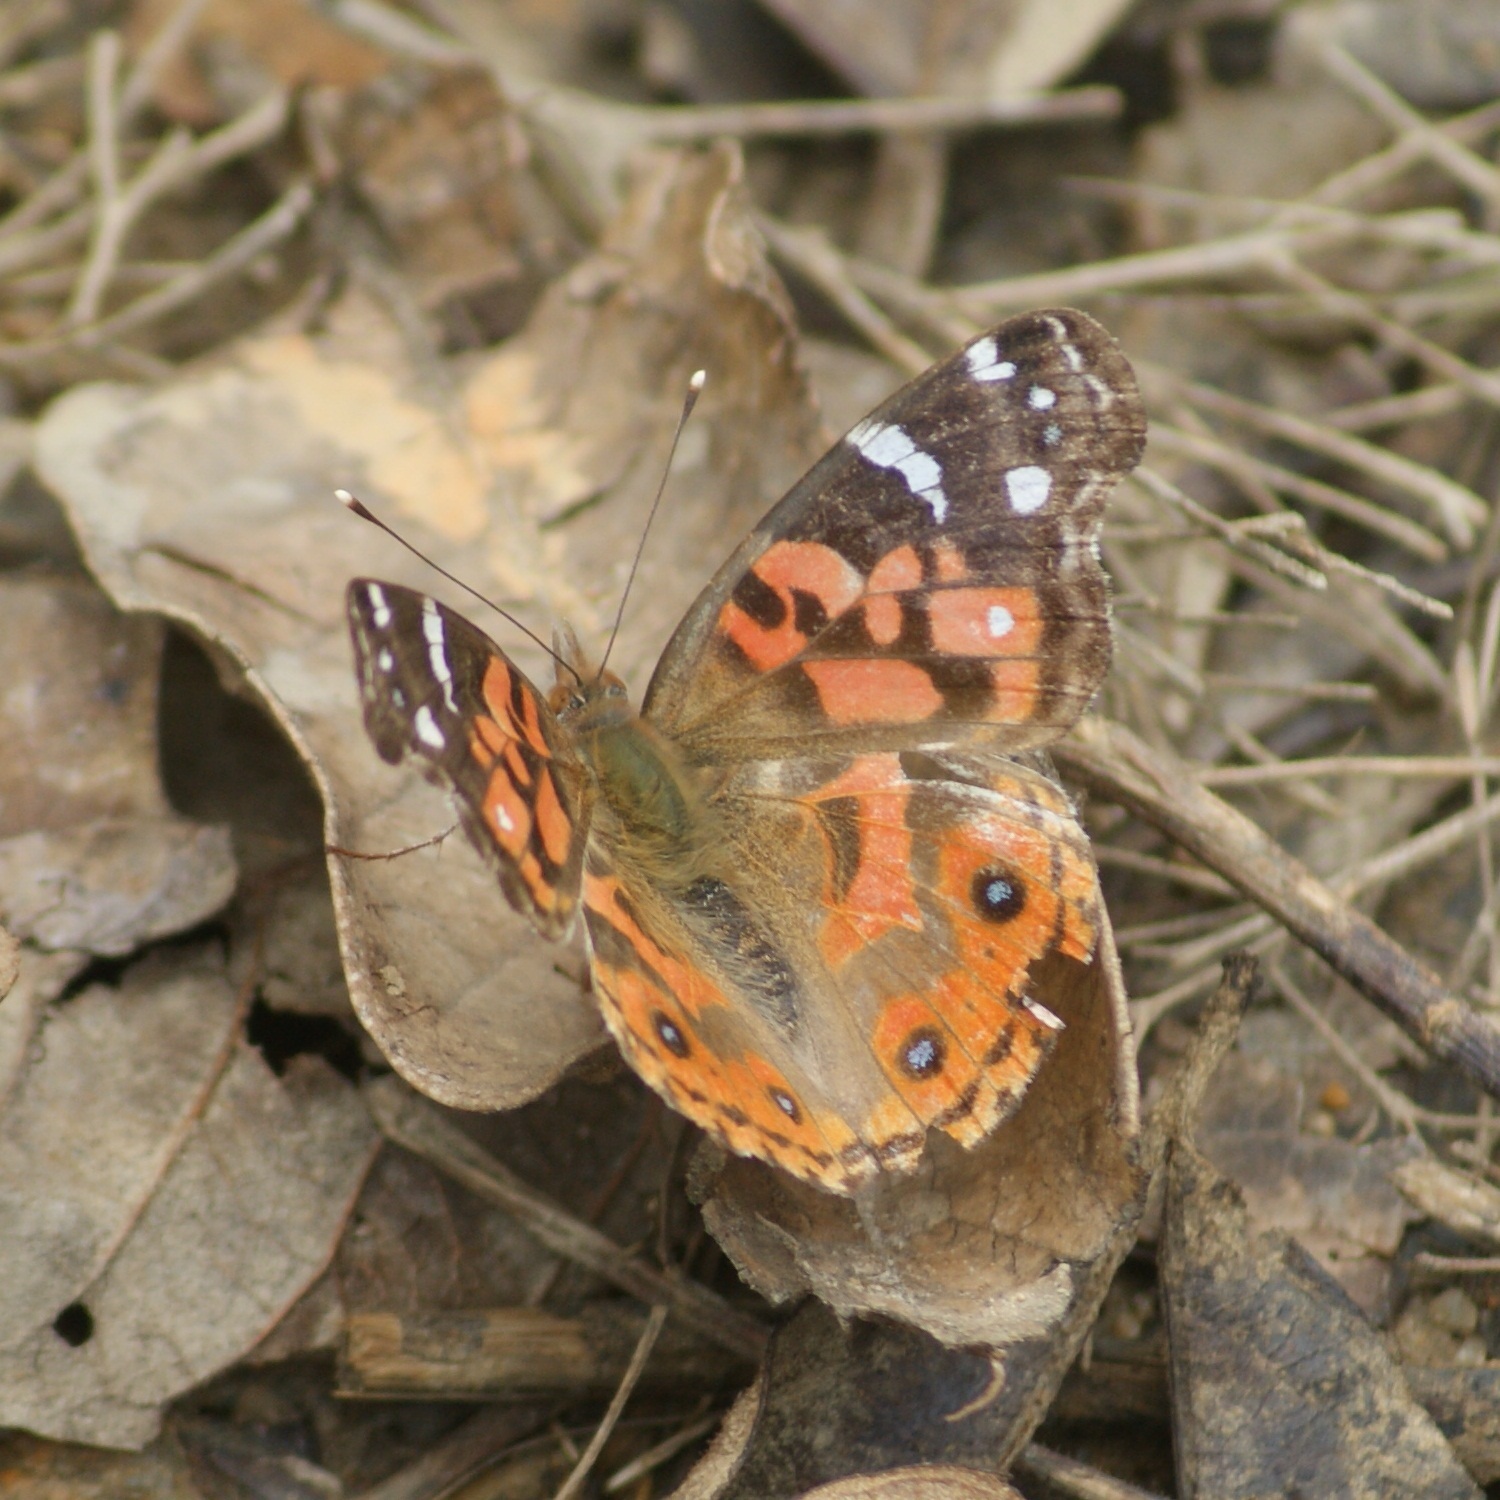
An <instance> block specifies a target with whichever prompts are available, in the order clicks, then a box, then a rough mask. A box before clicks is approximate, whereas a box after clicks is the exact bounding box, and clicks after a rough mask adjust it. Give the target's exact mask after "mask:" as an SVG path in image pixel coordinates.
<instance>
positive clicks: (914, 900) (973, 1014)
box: [808, 755, 1098, 1145]
mask: <svg viewBox="0 0 1500 1500" xmlns="http://www.w3.org/2000/svg"><path fill="white" fill-rule="evenodd" d="M988 770H989V772H990V775H989V781H990V785H989V786H988V787H980V786H974V785H971V784H967V783H963V784H960V783H953V782H945V781H942V780H937V779H925V780H924V779H915V780H914V779H909V778H908V777H907V775H906V773H905V771H904V770H903V768H902V765H901V762H900V757H898V756H895V755H869V756H861V757H860V758H859V759H857V760H856V761H855V762H854V764H853V765H852V766H851V767H849V768H848V769H847V770H845V771H843V772H842V773H841V774H840V775H838V776H836V777H834V778H832V779H830V780H829V781H828V782H827V783H825V784H824V785H823V786H822V787H820V788H819V789H818V790H817V791H815V792H814V793H812V794H811V796H810V797H809V798H808V801H809V802H810V803H812V804H813V806H814V807H816V808H817V809H818V810H819V814H820V818H821V823H822V829H823V833H824V838H825V842H826V845H827V874H826V877H825V888H824V893H823V897H822V901H823V905H824V907H825V908H826V915H825V917H824V920H823V924H822V927H821V931H820V939H819V941H820V947H821V952H822V956H823V958H824V960H825V962H827V964H828V966H829V969H830V971H831V972H832V973H833V974H834V975H835V976H836V977H837V978H838V982H839V983H840V984H841V985H843V986H847V987H848V989H849V993H850V995H851V998H853V999H854V1000H855V1002H856V1004H857V1003H858V1000H857V997H858V995H859V994H860V993H861V987H862V986H869V985H872V984H878V982H879V978H878V976H879V975H881V974H884V973H890V972H900V969H899V963H900V961H899V960H897V964H898V967H897V968H896V969H895V970H891V969H888V968H885V967H883V965H882V961H881V960H880V959H879V950H880V946H881V944H882V942H885V941H887V940H889V939H890V938H891V937H892V936H893V935H895V934H896V933H898V932H900V931H902V930H905V931H908V932H915V933H922V932H926V933H928V934H929V941H928V944H927V946H926V949H925V951H926V952H927V953H928V954H929V955H930V961H931V965H932V970H933V972H932V973H931V977H930V979H928V980H926V982H924V983H922V984H921V985H920V987H917V988H911V987H907V986H898V987H897V989H896V991H895V992H894V993H890V992H886V993H884V994H882V995H880V996H879V999H878V1001H877V1004H876V1008H875V1010H874V1012H873V1015H872V1020H871V1031H870V1035H871V1042H872V1046H873V1048H874V1050H875V1054H876V1057H877V1060H878V1061H879V1063H880V1066H881V1068H882V1070H883V1071H884V1073H885V1076H886V1078H887V1080H888V1081H889V1083H890V1086H891V1089H892V1091H893V1094H894V1095H895V1099H893V1100H891V1101H887V1102H886V1103H883V1104H881V1105H880V1106H878V1107H877V1108H876V1109H875V1110H874V1111H873V1112H872V1113H871V1114H870V1115H869V1117H868V1118H866V1119H865V1120H864V1121H862V1122H861V1129H860V1133H861V1135H862V1136H863V1137H864V1138H865V1139H866V1140H868V1141H871V1142H878V1141H880V1140H882V1139H883V1138H884V1136H885V1135H886V1134H887V1133H888V1132H889V1131H890V1130H892V1129H896V1128H899V1126H898V1121H899V1119H900V1118H901V1117H902V1116H905V1115H907V1114H911V1115H915V1116H916V1117H917V1119H918V1120H920V1121H921V1122H922V1123H923V1124H924V1125H927V1126H936V1127H938V1128H940V1129H942V1130H945V1131H946V1132H947V1133H948V1134H949V1135H951V1136H953V1137H954V1138H955V1139H956V1140H958V1141H959V1142H960V1143H962V1144H964V1145H974V1144H976V1143H977V1142H979V1141H981V1140H983V1139H984V1138H985V1137H986V1136H987V1135H988V1134H989V1133H990V1132H991V1131H992V1130H993V1129H994V1128H995V1126H996V1125H997V1124H998V1123H999V1122H1000V1121H1001V1120H1002V1119H1004V1118H1005V1117H1006V1115H1008V1114H1009V1113H1010V1112H1011V1110H1012V1109H1013V1108H1014V1107H1015V1105H1016V1104H1017V1103H1018V1102H1019V1100H1020V1098H1021V1096H1022V1095H1023V1094H1024V1092H1025V1090H1026V1087H1027V1085H1028V1084H1029V1083H1030V1081H1031V1079H1032V1078H1033V1077H1034V1076H1035V1073H1036V1071H1037V1069H1038V1068H1039V1067H1040V1066H1041V1064H1042V1061H1043V1059H1044V1058H1045V1056H1046V1054H1047V1052H1048V1051H1049V1050H1050V1048H1051V1045H1052V1043H1053V1040H1054V1039H1055V1035H1056V1032H1057V1030H1058V1029H1060V1025H1061V1023H1060V1022H1058V1021H1057V1018H1056V1017H1054V1016H1052V1015H1051V1013H1050V1012H1049V1011H1048V1010H1047V1009H1046V1008H1045V1006H1044V1005H1038V1003H1037V1002H1035V1001H1034V1000H1032V999H1031V997H1030V996H1029V995H1028V993H1027V985H1028V972H1029V970H1030V968H1031V965H1032V964H1033V963H1035V962H1036V960H1037V959H1039V958H1041V957H1042V956H1043V955H1044V954H1046V953H1049V952H1051V951H1053V950H1054V949H1055V950H1058V951H1061V952H1062V953H1065V954H1067V955H1068V956H1069V957H1071V958H1075V959H1077V960H1078V961H1080V962H1088V961H1089V959H1090V958H1091V957H1092V955H1093V951H1094V947H1095V944H1096V942H1097V940H1098V916H1097V901H1098V890H1097V881H1096V877H1095V872H1094V866H1093V864H1092V861H1091V859H1090V858H1089V854H1088V848H1087V843H1086V840H1085V839H1084V835H1083V832H1082V830H1081V829H1079V828H1078V826H1077V823H1076V822H1075V821H1074V819H1073V815H1072V812H1071V809H1070V808H1069V806H1068V803H1067V800H1066V798H1065V797H1064V796H1063V794H1062V793H1061V791H1059V790H1058V789H1057V788H1055V787H1053V786H1051V784H1050V783H1048V782H1046V781H1045V780H1043V779H1042V778H1041V777H1036V776H1027V775H1023V774H1021V773H1019V772H1016V773H1012V772H1011V771H1010V770H1008V769H1005V768H1003V767H1001V766H999V765H994V764H993V763H992V764H990V765H989V767H988ZM892 952H893V954H894V952H895V950H892ZM861 959H864V960H865V962H864V963H859V962H857V961H858V960H861ZM872 976H874V977H872ZM896 1100H899V1101H900V1105H901V1106H902V1107H901V1108H900V1109H896V1108H894V1105H895V1102H896ZM907 1125H908V1130H909V1121H908V1122H907Z"/></svg>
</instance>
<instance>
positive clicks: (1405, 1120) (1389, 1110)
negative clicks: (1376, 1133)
mask: <svg viewBox="0 0 1500 1500" xmlns="http://www.w3.org/2000/svg"><path fill="white" fill-rule="evenodd" d="M1266 973H1267V974H1268V975H1269V976H1270V978H1271V982H1272V983H1273V984H1274V985H1275V986H1276V988H1277V989H1278V990H1279V991H1280V992H1281V998H1282V999H1283V1000H1285V1001H1286V1002H1287V1003H1288V1004H1289V1005H1290V1006H1291V1007H1292V1009H1293V1010H1295V1011H1296V1012H1297V1014H1298V1015H1300V1016H1301V1017H1302V1019H1303V1020H1304V1021H1306V1022H1307V1023H1308V1025H1309V1026H1311V1027H1312V1029H1313V1030H1314V1031H1316V1032H1317V1033H1318V1035H1319V1036H1320V1037H1322V1038H1323V1040H1324V1041H1325V1042H1327V1043H1328V1046H1329V1048H1330V1049H1331V1050H1332V1052H1333V1053H1334V1055H1335V1056H1336V1057H1338V1059H1339V1060H1340V1061H1341V1062H1342V1063H1343V1064H1344V1066H1345V1067H1346V1068H1348V1069H1349V1071H1350V1072H1351V1073H1353V1074H1354V1075H1355V1077H1357V1078H1358V1079H1359V1081H1360V1082H1361V1083H1362V1084H1363V1085H1364V1086H1365V1089H1366V1091H1367V1092H1368V1093H1369V1094H1370V1095H1371V1096H1372V1097H1373V1098H1374V1100H1375V1102H1376V1103H1377V1104H1378V1105H1379V1106H1380V1108H1381V1109H1383V1110H1384V1111H1385V1112H1386V1114H1388V1115H1389V1116H1390V1117H1391V1118H1392V1119H1393V1120H1394V1121H1395V1122H1396V1123H1397V1124H1398V1125H1400V1126H1402V1127H1403V1128H1405V1129H1406V1130H1408V1131H1412V1132H1415V1131H1416V1129H1417V1127H1418V1126H1419V1125H1432V1126H1435V1127H1438V1128H1441V1129H1448V1130H1472V1129H1473V1128H1474V1126H1475V1125H1477V1124H1478V1123H1479V1117H1478V1116H1477V1115H1445V1114H1439V1113H1437V1112H1436V1111H1435V1110H1430V1109H1423V1108H1422V1107H1421V1106H1420V1105H1418V1104H1414V1103H1413V1102H1412V1101H1411V1100H1410V1099H1408V1098H1407V1097H1406V1095H1405V1094H1403V1093H1402V1092H1401V1091H1400V1090H1399V1089H1393V1088H1392V1087H1391V1086H1390V1084H1388V1083H1387V1082H1386V1081H1385V1080H1384V1079H1383V1078H1381V1077H1380V1075H1379V1074H1378V1073H1376V1072H1375V1070H1374V1069H1373V1068H1372V1067H1370V1065H1369V1064H1368V1063H1367V1062H1366V1061H1365V1060H1364V1058H1362V1057H1361V1056H1360V1055H1359V1053H1358V1052H1356V1051H1355V1050H1354V1048H1353V1047H1352V1046H1351V1045H1350V1043H1349V1042H1348V1041H1347V1040H1346V1039H1345V1038H1344V1036H1343V1034H1342V1033H1341V1032H1340V1031H1339V1029H1338V1028H1337V1027H1336V1026H1334V1024H1333V1023H1332V1022H1331V1021H1330V1020H1329V1019H1328V1017H1327V1016H1325V1015H1324V1014H1323V1012H1322V1011H1320V1010H1319V1009H1318V1007H1317V1006H1316V1005H1314V1004H1313V1002H1312V1000H1311V999H1310V998H1309V997H1308V996H1307V995H1305V994H1304V993H1303V992H1302V990H1301V988H1300V987H1299V986H1298V985H1297V984H1296V983H1294V982H1293V980H1292V978H1291V976H1290V975H1288V974H1287V972H1286V970H1285V969H1284V968H1283V967H1282V966H1281V965H1280V964H1279V963H1277V962H1276V961H1275V960H1272V961H1271V962H1269V963H1268V964H1267V965H1266Z"/></svg>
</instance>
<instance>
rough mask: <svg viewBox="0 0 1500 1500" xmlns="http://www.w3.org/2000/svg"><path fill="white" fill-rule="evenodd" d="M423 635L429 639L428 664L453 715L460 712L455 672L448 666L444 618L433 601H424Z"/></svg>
mask: <svg viewBox="0 0 1500 1500" xmlns="http://www.w3.org/2000/svg"><path fill="white" fill-rule="evenodd" d="M422 634H423V635H424V636H425V637H426V638H427V664H428V665H429V666H430V667H431V668H432V675H433V676H434V677H436V678H437V680H438V683H439V685H440V686H441V687H442V689H443V702H444V703H446V704H447V705H448V709H449V711H450V712H451V713H457V712H458V703H457V702H456V701H455V699H454V697H453V672H452V669H451V668H450V667H449V666H448V643H447V641H446V640H445V639H444V637H443V617H442V616H441V615H440V614H439V613H438V607H437V604H436V603H435V602H434V601H433V600H431V599H424V600H423V601H422Z"/></svg>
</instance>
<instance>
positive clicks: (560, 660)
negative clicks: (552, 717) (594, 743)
mask: <svg viewBox="0 0 1500 1500" xmlns="http://www.w3.org/2000/svg"><path fill="white" fill-rule="evenodd" d="M552 650H553V654H554V656H555V657H556V660H557V681H556V682H555V683H554V684H553V686H552V691H551V692H550V693H548V694H547V705H548V707H549V708H551V710H552V712H553V713H555V714H556V715H557V717H558V718H559V720H561V721H562V722H563V723H564V724H566V725H567V726H568V728H569V729H571V730H572V731H573V732H574V733H575V734H586V733H588V731H590V730H593V729H601V728H604V727H606V726H608V725H611V724H617V723H623V722H625V721H627V720H629V719H633V718H634V717H635V710H634V709H633V708H632V707H631V706H630V698H629V696H628V694H627V693H626V691H625V684H624V683H623V682H622V681H621V680H620V679H619V678H618V677H616V676H615V674H614V673H613V672H608V671H605V670H604V669H603V668H602V667H596V666H595V665H594V664H593V663H592V662H591V661H589V659H588V658H587V657H586V656H585V655H584V654H583V648H582V647H581V646H580V645H579V644H578V637H577V635H576V634H574V631H573V627H572V626H571V625H566V624H563V625H559V626H557V628H556V629H555V630H554V631H553V632H552Z"/></svg>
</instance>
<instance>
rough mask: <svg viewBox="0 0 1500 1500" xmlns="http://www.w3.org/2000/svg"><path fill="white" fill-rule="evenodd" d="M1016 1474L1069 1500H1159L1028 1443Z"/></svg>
mask: <svg viewBox="0 0 1500 1500" xmlns="http://www.w3.org/2000/svg"><path fill="white" fill-rule="evenodd" d="M1015 1468H1016V1472H1017V1473H1018V1474H1020V1475H1021V1476H1022V1477H1023V1478H1026V1479H1032V1480H1039V1481H1040V1482H1041V1483H1043V1484H1045V1485H1047V1486H1049V1487H1050V1488H1052V1489H1054V1490H1056V1491H1057V1493H1058V1494H1061V1495H1070V1496H1072V1497H1073V1500H1163V1497H1162V1496H1161V1495H1159V1494H1158V1493H1157V1492H1156V1491H1155V1490H1143V1489H1142V1488H1141V1487H1140V1486H1139V1485H1138V1484H1131V1483H1130V1482H1129V1481H1128V1480H1125V1479H1116V1478H1115V1476H1114V1475H1113V1474H1106V1473H1105V1472H1104V1470H1103V1469H1096V1468H1094V1466H1093V1465H1092V1464H1086V1463H1084V1462H1083V1461H1082V1460H1081V1459H1077V1458H1069V1457H1068V1455H1067V1454H1065V1453H1058V1452H1056V1451H1055V1450H1054V1449H1051V1448H1046V1447H1043V1446H1042V1444H1041V1443H1028V1444H1027V1445H1026V1447H1025V1448H1023V1449H1022V1450H1021V1452H1020V1453H1019V1454H1017V1455H1016V1462H1015Z"/></svg>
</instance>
